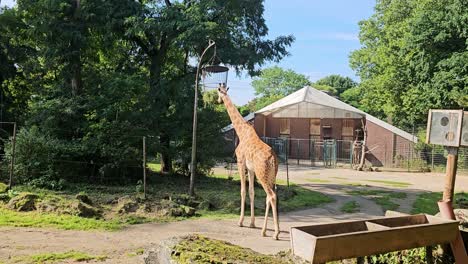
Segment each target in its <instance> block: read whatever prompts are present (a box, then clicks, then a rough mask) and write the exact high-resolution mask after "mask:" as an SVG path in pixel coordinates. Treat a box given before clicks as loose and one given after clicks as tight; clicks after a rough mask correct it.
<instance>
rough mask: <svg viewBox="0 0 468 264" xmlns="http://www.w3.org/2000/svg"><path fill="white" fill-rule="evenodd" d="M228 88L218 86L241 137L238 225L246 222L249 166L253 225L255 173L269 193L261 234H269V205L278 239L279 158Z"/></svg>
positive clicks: (238, 163) (267, 194) (219, 97)
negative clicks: (257, 131)
mask: <svg viewBox="0 0 468 264" xmlns="http://www.w3.org/2000/svg"><path fill="white" fill-rule="evenodd" d="M228 90H229V88H226V86H225V84H220V85H219V87H218V103H222V102H224V105H225V106H226V109H227V112H228V115H229V118H230V119H231V122H232V125H233V126H234V130H235V131H236V133H237V136H238V137H239V145H238V146H237V148H236V151H235V152H236V156H237V169H238V171H239V175H240V182H241V212H240V218H239V226H240V227H242V226H243V222H244V211H245V196H246V175H245V170H246V169H247V171H248V175H249V198H250V227H251V228H255V212H254V199H255V192H254V181H255V176H256V177H257V179H258V181H259V182H260V184H261V185H262V187H263V190H264V191H265V193H266V206H265V219H264V222H263V228H262V233H261V234H262V236H266V228H267V221H268V214H269V210H270V206H271V209H272V212H273V222H274V225H275V234H274V236H273V238H274V239H276V240H278V236H279V233H280V230H279V222H278V212H277V208H276V200H277V196H276V193H275V191H274V185H275V182H276V174H277V173H278V158H277V157H276V154H275V152H274V151H273V149H271V147H270V146H268V145H267V144H265V143H264V142H263V141H262V140H261V139H260V138H259V137H258V135H257V133H256V132H255V129H254V128H253V127H252V126H251V125H250V124H249V123H247V122H246V121H245V120H244V119H243V118H242V116H241V114H240V113H239V111H238V110H237V108H236V107H235V106H234V104H233V103H232V101H231V99H230V98H229V96H228V95H227V91H228Z"/></svg>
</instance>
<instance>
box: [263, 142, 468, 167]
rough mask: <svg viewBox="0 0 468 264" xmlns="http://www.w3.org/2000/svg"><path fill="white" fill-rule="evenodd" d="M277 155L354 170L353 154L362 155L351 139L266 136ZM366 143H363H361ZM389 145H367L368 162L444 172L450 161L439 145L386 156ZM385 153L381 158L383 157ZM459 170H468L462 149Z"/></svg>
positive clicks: (287, 159)
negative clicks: (375, 157) (376, 160)
mask: <svg viewBox="0 0 468 264" xmlns="http://www.w3.org/2000/svg"><path fill="white" fill-rule="evenodd" d="M262 140H263V141H264V142H265V143H267V144H268V145H270V146H271V147H272V148H273V149H274V150H275V152H276V153H277V155H278V157H279V159H280V162H281V163H286V162H287V163H288V164H296V165H306V166H320V167H331V168H334V167H351V165H352V159H353V154H354V153H356V152H358V153H359V154H360V153H361V148H360V147H358V148H354V149H353V141H350V140H334V139H331V140H311V139H294V138H281V137H280V138H271V137H262ZM359 143H362V142H359ZM386 153H388V151H387V150H386V149H385V145H379V144H376V145H372V146H367V154H366V162H367V163H371V162H373V161H372V157H374V156H382V157H384V158H383V159H381V160H379V162H378V166H379V167H385V168H401V169H407V170H408V171H444V170H445V166H446V162H447V151H446V150H445V149H444V148H443V147H441V146H436V145H427V146H426V147H422V148H421V147H420V146H418V145H417V144H411V145H409V146H408V145H401V146H400V145H398V146H396V147H395V149H394V153H395V155H393V156H391V155H386ZM380 154H381V155H380ZM458 169H459V170H461V171H468V148H467V147H461V148H459V151H458Z"/></svg>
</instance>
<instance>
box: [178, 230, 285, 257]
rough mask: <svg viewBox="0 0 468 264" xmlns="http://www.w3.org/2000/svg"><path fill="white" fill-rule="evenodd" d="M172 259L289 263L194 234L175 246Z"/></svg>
mask: <svg viewBox="0 0 468 264" xmlns="http://www.w3.org/2000/svg"><path fill="white" fill-rule="evenodd" d="M172 259H173V260H175V261H176V262H177V263H180V264H189V263H190V264H191V263H259V264H287V263H291V262H289V261H287V260H283V259H281V258H278V257H275V256H273V255H264V254H260V253H258V252H255V251H253V250H251V249H247V248H243V247H239V246H236V245H233V244H230V243H227V242H224V241H220V240H215V239H209V238H206V237H204V236H200V235H192V236H189V237H187V238H185V239H183V240H182V241H181V242H179V243H178V244H177V245H175V246H174V247H173V252H172Z"/></svg>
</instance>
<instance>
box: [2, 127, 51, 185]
mask: <svg viewBox="0 0 468 264" xmlns="http://www.w3.org/2000/svg"><path fill="white" fill-rule="evenodd" d="M11 144H12V142H11V141H9V142H7V144H6V146H5V152H6V153H5V154H6V157H7V160H8V162H9V160H10V159H11V149H12V147H11ZM58 149H59V142H57V140H54V139H53V138H50V137H48V136H46V135H44V134H43V133H40V131H39V129H38V128H37V127H35V126H33V127H31V128H29V129H21V130H20V131H19V132H18V134H17V136H16V153H15V154H16V156H15V168H14V169H15V176H16V177H15V181H17V182H19V183H29V184H31V185H33V186H37V187H48V188H51V187H52V188H53V189H55V187H58V186H59V185H60V184H58V182H59V180H60V179H59V177H58V173H57V171H56V169H55V168H54V163H53V162H52V161H51V160H54V159H55V158H56V157H57V155H58V152H59V151H58Z"/></svg>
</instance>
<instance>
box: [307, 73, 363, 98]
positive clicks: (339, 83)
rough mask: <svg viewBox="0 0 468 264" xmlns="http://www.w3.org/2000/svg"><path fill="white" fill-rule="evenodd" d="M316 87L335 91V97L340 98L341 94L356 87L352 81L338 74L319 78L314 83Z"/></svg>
mask: <svg viewBox="0 0 468 264" xmlns="http://www.w3.org/2000/svg"><path fill="white" fill-rule="evenodd" d="M315 85H316V86H322V85H323V86H329V87H332V88H334V89H335V90H336V95H337V96H340V95H341V94H342V93H343V92H345V91H346V90H348V89H351V88H353V87H355V86H356V85H357V83H356V82H355V81H353V79H351V78H349V77H344V76H341V75H339V74H332V75H328V76H326V77H323V78H321V79H320V80H318V81H316V82H315Z"/></svg>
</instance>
